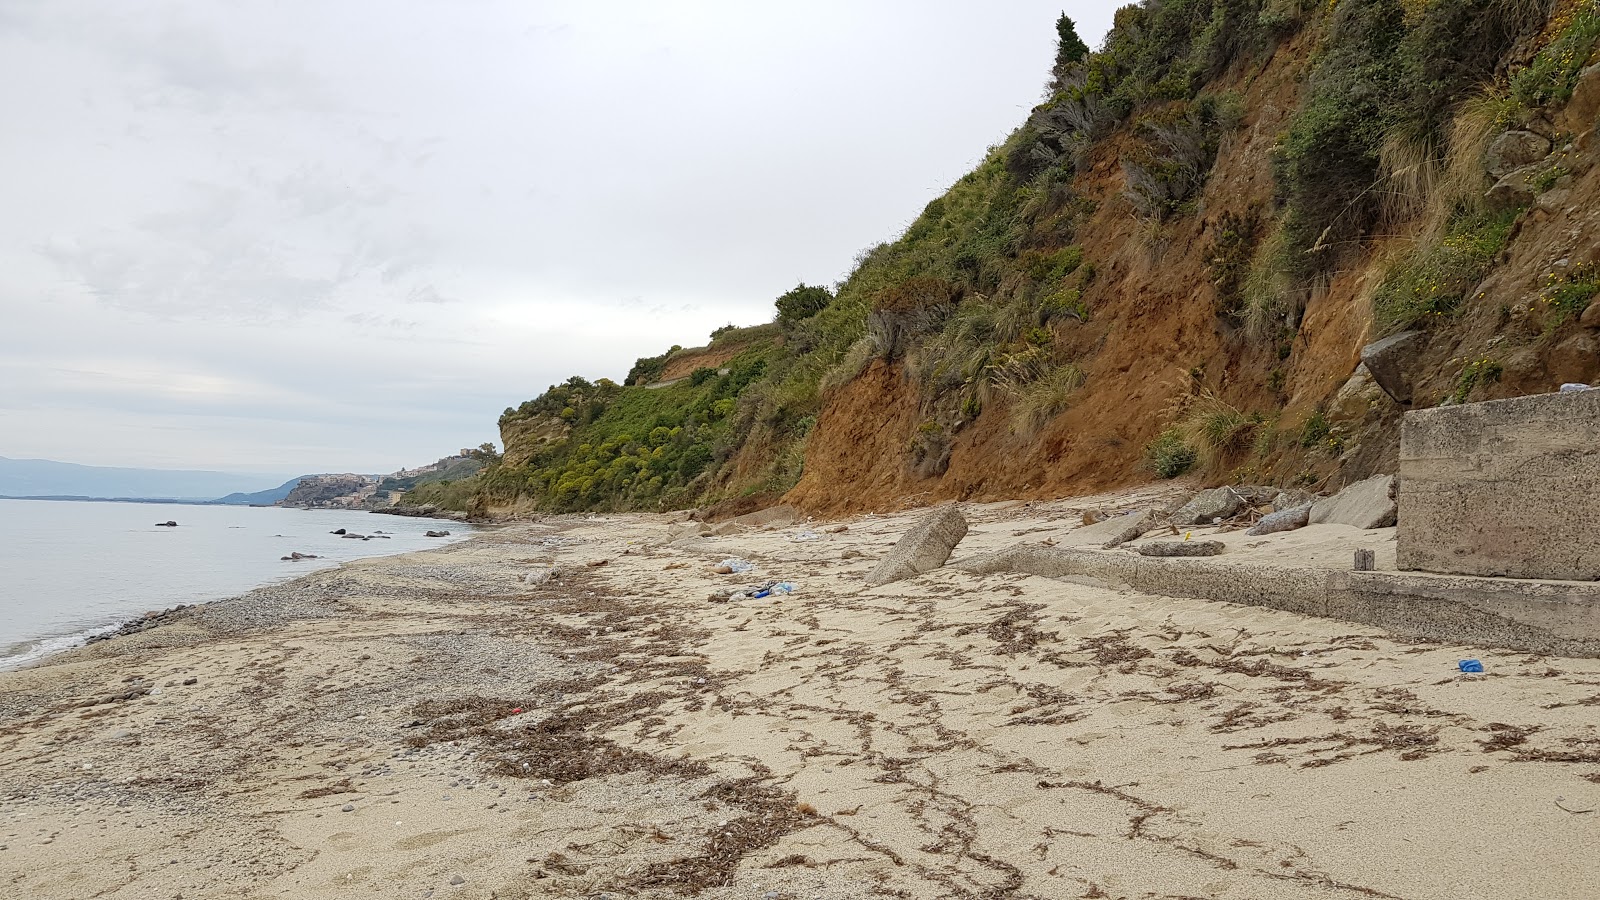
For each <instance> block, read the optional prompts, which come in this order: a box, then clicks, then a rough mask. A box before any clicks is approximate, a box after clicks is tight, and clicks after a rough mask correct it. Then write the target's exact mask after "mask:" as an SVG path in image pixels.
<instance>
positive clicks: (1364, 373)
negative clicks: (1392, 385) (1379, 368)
mask: <svg viewBox="0 0 1600 900" xmlns="http://www.w3.org/2000/svg"><path fill="white" fill-rule="evenodd" d="M1382 399H1383V389H1382V388H1380V387H1378V382H1377V381H1376V380H1374V379H1373V377H1372V372H1371V371H1369V370H1368V369H1367V364H1366V363H1361V364H1360V365H1357V366H1356V370H1355V371H1354V372H1352V373H1350V377H1349V378H1347V379H1345V382H1344V385H1343V386H1342V387H1340V388H1339V392H1338V393H1336V394H1334V395H1333V402H1332V403H1330V404H1328V420H1329V421H1330V422H1362V421H1364V420H1365V419H1366V418H1367V413H1369V412H1371V411H1372V408H1373V407H1374V406H1375V405H1377V403H1378V402H1379V401H1381V400H1382Z"/></svg>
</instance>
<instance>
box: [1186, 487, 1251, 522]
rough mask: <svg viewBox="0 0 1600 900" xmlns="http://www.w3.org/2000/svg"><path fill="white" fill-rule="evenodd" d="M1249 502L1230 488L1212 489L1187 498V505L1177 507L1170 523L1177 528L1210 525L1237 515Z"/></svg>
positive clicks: (1239, 492) (1241, 493)
mask: <svg viewBox="0 0 1600 900" xmlns="http://www.w3.org/2000/svg"><path fill="white" fill-rule="evenodd" d="M1249 502H1250V501H1249V499H1248V498H1247V497H1245V496H1244V493H1243V492H1242V491H1237V490H1234V489H1233V488H1231V487H1219V488H1212V489H1211V490H1209V491H1201V492H1200V493H1198V494H1195V495H1194V496H1193V497H1191V498H1189V502H1188V503H1185V504H1184V505H1182V506H1180V507H1178V511H1177V512H1175V513H1173V514H1172V518H1171V519H1170V521H1171V522H1172V524H1174V525H1176V526H1178V527H1179V528H1186V527H1188V526H1190V525H1210V524H1211V523H1212V521H1213V520H1215V519H1226V518H1229V517H1230V516H1234V515H1237V514H1238V513H1239V510H1241V509H1244V508H1245V506H1246V505H1248V504H1249Z"/></svg>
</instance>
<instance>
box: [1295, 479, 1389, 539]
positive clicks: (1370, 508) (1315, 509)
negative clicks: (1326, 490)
mask: <svg viewBox="0 0 1600 900" xmlns="http://www.w3.org/2000/svg"><path fill="white" fill-rule="evenodd" d="M1393 493H1394V476H1393V475H1374V476H1372V477H1371V478H1368V479H1367V480H1365V481H1358V482H1356V483H1355V484H1352V485H1349V486H1347V487H1346V488H1345V489H1344V490H1342V491H1340V492H1339V493H1337V494H1334V495H1333V496H1332V497H1327V498H1324V499H1322V500H1318V501H1317V502H1315V503H1313V504H1311V517H1310V520H1311V524H1312V525H1349V526H1350V527H1351V528H1388V527H1389V526H1391V525H1393V524H1394V523H1395V515H1396V510H1397V506H1396V503H1395V500H1394V499H1393V497H1392V494H1393Z"/></svg>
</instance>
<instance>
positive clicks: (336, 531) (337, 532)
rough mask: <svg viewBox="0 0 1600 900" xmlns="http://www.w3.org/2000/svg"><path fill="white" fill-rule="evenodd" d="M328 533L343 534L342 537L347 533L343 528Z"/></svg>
mask: <svg viewBox="0 0 1600 900" xmlns="http://www.w3.org/2000/svg"><path fill="white" fill-rule="evenodd" d="M328 533H329V534H341V535H342V534H345V533H346V532H345V529H343V528H335V529H334V530H332V531H330V532H328Z"/></svg>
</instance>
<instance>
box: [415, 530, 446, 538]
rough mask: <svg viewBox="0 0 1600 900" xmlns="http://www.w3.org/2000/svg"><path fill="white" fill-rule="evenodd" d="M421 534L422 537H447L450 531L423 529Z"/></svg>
mask: <svg viewBox="0 0 1600 900" xmlns="http://www.w3.org/2000/svg"><path fill="white" fill-rule="evenodd" d="M422 536H423V537H433V538H439V537H449V536H450V532H448V531H425V532H423V534H422Z"/></svg>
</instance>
